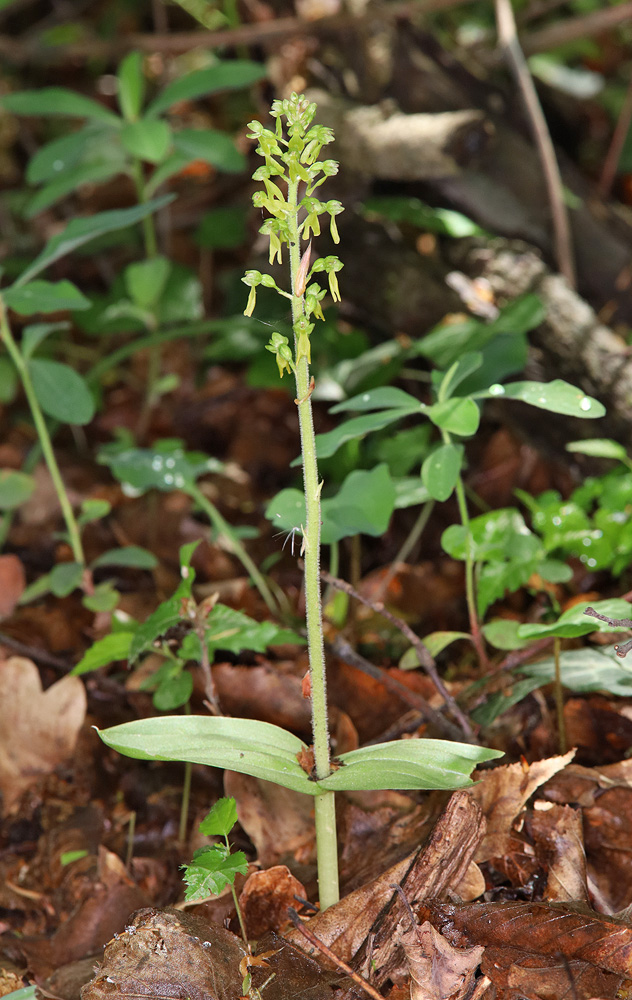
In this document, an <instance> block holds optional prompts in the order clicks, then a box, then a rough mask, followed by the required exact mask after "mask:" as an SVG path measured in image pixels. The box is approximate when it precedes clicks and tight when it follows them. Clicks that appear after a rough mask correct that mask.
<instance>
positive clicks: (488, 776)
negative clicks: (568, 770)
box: [469, 750, 575, 864]
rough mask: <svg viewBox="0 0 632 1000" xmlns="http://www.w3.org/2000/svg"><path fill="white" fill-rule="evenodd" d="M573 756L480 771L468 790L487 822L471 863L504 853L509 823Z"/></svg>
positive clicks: (565, 755)
mask: <svg viewBox="0 0 632 1000" xmlns="http://www.w3.org/2000/svg"><path fill="white" fill-rule="evenodd" d="M574 756H575V751H574V750H569V752H568V753H567V754H564V756H562V757H550V758H548V759H547V760H538V761H535V762H534V763H533V764H525V765H523V764H508V765H507V766H504V767H495V768H494V769H493V770H492V771H484V772H483V776H482V778H481V779H480V781H477V782H476V784H474V785H473V786H472V787H471V788H470V789H469V794H470V795H473V796H474V798H475V799H476V801H477V802H478V804H479V805H480V807H481V809H482V810H483V815H484V816H485V819H486V820H487V833H486V835H485V837H484V838H483V842H482V844H481V845H480V847H479V849H478V851H477V852H476V858H475V860H476V861H477V862H478V863H479V864H480V863H481V862H483V861H489V859H490V858H502V857H503V856H504V855H505V854H506V853H507V852H508V850H509V843H510V837H511V833H512V826H513V823H514V821H515V820H516V818H517V817H518V816H519V815H520V813H521V812H522V810H523V809H524V807H525V804H526V803H527V801H528V799H530V798H531V796H532V795H533V793H534V792H535V790H536V789H537V788H539V787H540V785H543V784H544V782H545V781H548V780H549V778H551V777H552V776H553V775H554V774H556V773H557V772H558V771H561V770H562V769H563V768H565V767H566V765H567V764H569V763H570V761H571V760H572V759H573V757H574Z"/></svg>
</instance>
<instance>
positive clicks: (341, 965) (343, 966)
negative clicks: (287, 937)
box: [288, 906, 384, 1000]
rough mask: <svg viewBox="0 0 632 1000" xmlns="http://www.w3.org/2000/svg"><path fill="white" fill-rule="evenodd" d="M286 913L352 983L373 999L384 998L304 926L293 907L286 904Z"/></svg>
mask: <svg viewBox="0 0 632 1000" xmlns="http://www.w3.org/2000/svg"><path fill="white" fill-rule="evenodd" d="M288 914H289V916H290V920H291V921H292V923H293V924H294V926H295V927H296V929H297V931H300V933H301V934H302V935H303V937H304V938H306V939H307V940H308V941H309V943H310V944H311V945H313V947H314V948H317V949H318V951H320V952H321V953H322V954H323V955H324V956H325V958H328V959H329V961H330V962H333V963H334V965H335V966H337V968H339V969H340V971H341V972H344V973H345V974H346V975H347V976H349V978H350V979H353V981H354V983H357V985H358V986H359V987H360V988H361V989H363V990H364V992H365V993H368V994H369V996H370V997H373V1000H384V997H383V996H382V994H381V993H378V991H377V990H376V989H375V987H374V986H371V984H370V983H367V981H366V979H364V978H363V977H362V976H361V975H360V974H359V973H358V972H354V971H353V969H352V968H351V966H350V965H347V963H346V962H343V961H342V959H341V958H338V956H337V955H336V953H335V952H333V951H332V950H331V948H328V947H327V945H326V944H325V942H324V941H321V940H320V938H318V937H316V935H315V934H314V933H313V932H312V931H310V930H309V929H308V928H307V927H305V925H304V924H303V923H302V921H301V918H300V917H299V915H298V913H297V912H296V910H295V909H294V908H293V907H291V906H288Z"/></svg>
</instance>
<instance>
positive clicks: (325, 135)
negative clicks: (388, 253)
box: [242, 94, 343, 375]
mask: <svg viewBox="0 0 632 1000" xmlns="http://www.w3.org/2000/svg"><path fill="white" fill-rule="evenodd" d="M315 112H316V105H315V104H312V103H310V102H309V101H308V100H307V98H306V97H304V96H302V95H301V96H299V95H297V94H292V95H291V97H290V98H288V99H286V100H282V101H275V102H274V103H273V105H272V110H271V114H272V117H273V118H276V127H275V129H274V131H272V130H271V129H267V128H264V126H263V125H262V124H261V122H258V121H253V122H250V125H249V129H250V132H249V133H248V134H249V137H250V138H251V139H256V140H257V143H258V145H257V153H258V154H259V155H260V156H261V157H262V158H263V160H264V163H263V165H262V166H260V167H259V168H258V169H257V170H256V171H255V172H254V174H253V178H254V180H256V181H260V182H261V184H262V189H260V190H258V191H256V192H255V193H254V195H253V197H252V201H253V205H254V206H255V208H259V209H261V210H262V211H265V212H267V214H268V218H267V219H266V220H265V222H264V223H263V225H262V226H261V228H260V230H259V232H260V233H263V234H264V235H265V236H267V237H268V239H269V242H270V254H269V260H270V264H273V263H274V262H275V260H276V261H278V263H282V260H283V247H284V246H287V247H288V248H289V249H290V259H291V261H292V257H293V255H292V250H294V252H295V253H294V261H296V259H298V258H297V256H296V254H298V255H299V257H300V247H301V241H302V240H310V244H309V246H308V248H307V250H306V252H305V254H303V255H302V257H301V266H300V267H299V268H295V270H296V271H297V273H293V274H292V284H293V287H292V293H289V292H285V291H283V289H281V288H279V287H278V285H277V284H276V282H275V281H274V279H273V278H272V276H271V275H269V274H262V273H261V272H260V271H247V272H246V274H245V276H244V277H243V278H242V281H243V282H244V283H245V284H246V285H248V286H249V288H250V293H249V295H248V302H247V305H246V309H245V310H244V312H245V314H246V316H251V315H252V313H253V311H254V308H255V303H256V295H257V291H256V290H257V287H258V286H259V285H263V286H264V287H265V288H274V289H275V290H276V291H277V292H278V293H279V294H280V295H283V296H285V297H286V298H288V299H290V300H291V301H292V303H293V316H294V334H295V347H296V352H295V355H296V356H295V358H294V359H292V356H291V350H290V348H289V344H288V341H287V338H286V337H282V336H281V334H279V333H274V334H273V335H272V337H271V339H270V343H269V344H268V345H267V349H268V350H269V351H271V352H272V353H273V354H275V356H276V359H277V364H278V366H279V372H280V374H281V375H283V372H284V371H285V370H287V371H292V370H294V369H295V366H296V365H297V364H298V363H299V362H300V361H301V359H302V358H306V360H307V362H308V363H309V361H310V345H309V337H310V334H311V332H312V330H313V328H314V324H313V323H310V322H309V319H310V317H311V316H312V315H314V317H316V318H317V319H323V312H322V307H321V301H322V299H323V298H324V296H325V294H326V293H325V290H324V289H322V288H321V286H320V285H319V284H318V282H317V281H314V282H311V283H310V279H311V277H312V275H315V274H317V273H318V272H325V273H326V274H327V275H328V280H329V291H330V293H331V296H332V298H333V299H334V301H335V302H339V301H340V291H339V288H338V278H337V272H338V271H340V270H341V268H342V266H343V265H342V262H341V261H340V260H339V259H338V257H336V256H328V257H321V258H317V259H316V260H315V261H314V263H313V264H312V265H311V268H310V267H309V262H310V251H311V237H313V236H319V235H320V232H321V223H320V219H321V216H325V215H328V216H329V231H330V233H331V237H332V239H333V241H334V243H339V242H340V237H339V235H338V227H337V225H336V216H337V215H339V214H340V213H341V212H342V211H343V207H342V205H341V204H340V202H339V201H335V200H330V201H326V202H323V201H320V200H319V199H318V198H316V197H314V192H315V191H316V189H317V188H318V187H319V186H320V185H321V184H322V183H323V182H324V181H325V180H326V179H327V178H328V177H332V176H333V175H334V174H336V173H337V172H338V164H337V162H336V161H335V160H319V159H318V157H319V155H320V153H321V150H322V149H323V146H326V145H328V144H329V143H331V142H333V140H334V135H333V132H332V130H331V129H329V128H326V127H325V126H324V125H312V120H313V118H314V114H315ZM301 186H304V193H303V196H302V197H301V198H300V200H299V198H298V192H299V190H300V189H301ZM299 272H300V273H299ZM297 300H298V302H297ZM297 305H298V308H296V306H297ZM288 355H289V356H288Z"/></svg>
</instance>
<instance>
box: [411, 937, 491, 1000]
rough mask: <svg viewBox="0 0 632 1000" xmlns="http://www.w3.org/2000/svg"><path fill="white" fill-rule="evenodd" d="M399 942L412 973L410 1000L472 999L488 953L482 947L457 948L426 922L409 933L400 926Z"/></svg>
mask: <svg viewBox="0 0 632 1000" xmlns="http://www.w3.org/2000/svg"><path fill="white" fill-rule="evenodd" d="M396 938H397V941H398V943H399V944H401V946H402V948H403V949H404V952H405V954H406V959H407V961H408V967H409V969H410V978H411V982H410V997H411V1000H448V997H452V998H453V1000H460V998H461V997H464V996H467V995H469V992H470V987H471V982H472V977H473V975H474V973H475V971H476V969H477V968H478V966H479V965H480V961H481V958H482V955H483V952H484V951H485V949H484V948H483V947H482V946H481V945H475V946H474V947H473V948H455V947H454V946H453V945H451V944H450V942H449V941H447V940H446V939H445V938H444V937H443V936H442V935H441V934H439V931H437V930H435V928H434V927H433V926H432V924H431V923H430V922H429V921H427V920H426V921H424V923H423V924H421V926H419V927H417V926H415V927H414V928H413V927H409V928H408V930H402V929H401V925H400V927H399V928H398V932H397V934H396Z"/></svg>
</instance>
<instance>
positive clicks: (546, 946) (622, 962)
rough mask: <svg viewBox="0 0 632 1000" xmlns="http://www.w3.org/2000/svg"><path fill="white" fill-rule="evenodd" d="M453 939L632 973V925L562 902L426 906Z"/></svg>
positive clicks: (425, 912) (423, 912) (425, 915)
mask: <svg viewBox="0 0 632 1000" xmlns="http://www.w3.org/2000/svg"><path fill="white" fill-rule="evenodd" d="M419 914H420V918H421V919H425V920H430V921H431V922H432V924H433V926H434V927H436V928H437V929H438V930H440V931H442V933H444V934H445V936H446V937H447V938H448V939H449V940H450V941H452V943H453V944H456V945H463V944H483V945H486V946H488V945H490V946H495V947H501V946H502V947H509V948H517V949H518V950H519V951H521V952H525V953H526V952H528V953H530V954H532V955H551V956H554V957H556V958H559V957H560V956H563V957H564V958H565V959H568V960H570V959H578V960H581V961H583V962H589V963H590V964H591V965H595V966H597V967H598V968H600V969H604V970H605V971H607V972H613V973H615V975H619V976H623V977H624V978H626V979H629V978H630V977H631V976H632V927H630V925H629V924H627V923H624V922H623V921H621V920H616V919H614V918H612V917H603V916H601V914H598V913H594V912H592V911H588V912H582V911H579V910H572V909H570V908H569V907H568V906H563V905H562V904H559V903H517V902H511V903H498V902H495V903H465V904H460V905H453V904H441V903H434V902H432V901H431V902H429V903H428V904H426V905H424V906H422V907H420V909H419Z"/></svg>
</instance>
